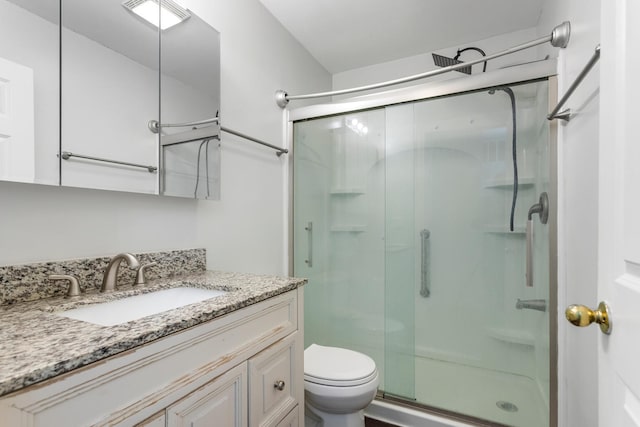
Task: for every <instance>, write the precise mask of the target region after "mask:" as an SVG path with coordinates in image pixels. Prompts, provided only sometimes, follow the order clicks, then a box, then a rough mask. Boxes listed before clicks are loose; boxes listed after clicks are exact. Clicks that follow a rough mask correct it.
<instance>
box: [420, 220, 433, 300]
mask: <svg viewBox="0 0 640 427" xmlns="http://www.w3.org/2000/svg"><path fill="white" fill-rule="evenodd" d="M430 236H431V232H430V231H429V230H427V229H426V228H425V229H424V230H422V231H420V249H421V261H420V296H422V297H424V298H428V297H429V295H430V294H431V289H430V288H431V284H430V283H429V270H430V269H429V261H430V259H429V258H430V257H429V252H430V251H429V237H430Z"/></svg>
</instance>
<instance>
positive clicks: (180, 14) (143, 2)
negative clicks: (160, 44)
mask: <svg viewBox="0 0 640 427" xmlns="http://www.w3.org/2000/svg"><path fill="white" fill-rule="evenodd" d="M122 6H124V8H125V9H127V10H129V11H130V12H132V13H134V14H136V15H138V16H139V17H141V18H142V19H144V20H145V21H147V22H149V23H151V24H152V25H154V26H155V27H160V29H161V30H166V29H167V28H171V27H173V26H174V25H177V24H179V23H181V22H182V21H184V20H186V19H188V18H189V17H190V16H191V14H190V13H189V11H188V10H187V9H185V8H183V7H182V6H180V5H179V4H178V3H176V2H175V1H173V0H127V1H125V2H124V3H122ZM158 6H159V7H160V11H158Z"/></svg>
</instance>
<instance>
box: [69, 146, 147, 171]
mask: <svg viewBox="0 0 640 427" xmlns="http://www.w3.org/2000/svg"><path fill="white" fill-rule="evenodd" d="M61 157H62V158H63V159H64V160H69V159H70V158H71V157H77V158H79V159H87V160H94V161H96V162H104V163H114V164H116V165H125V166H131V167H134V168H142V169H146V170H147V171H148V172H149V173H154V172H155V171H157V170H158V168H157V167H156V166H150V165H141V164H139V163H129V162H121V161H120V160H111V159H103V158H101V157H93V156H85V155H84V154H76V153H71V152H69V151H63V152H62V155H61Z"/></svg>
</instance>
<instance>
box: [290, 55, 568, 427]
mask: <svg viewBox="0 0 640 427" xmlns="http://www.w3.org/2000/svg"><path fill="white" fill-rule="evenodd" d="M554 65H555V64H554V63H553V61H544V62H541V63H538V64H530V65H523V66H518V67H513V68H509V69H504V70H498V71H494V72H489V73H484V74H479V75H473V76H469V77H462V78H457V79H454V80H447V81H442V82H436V83H431V84H426V85H420V86H415V87H412V88H403V89H398V90H395V91H390V92H386V93H384V94H381V95H373V96H365V97H361V98H355V99H353V100H351V101H348V102H339V103H334V104H326V105H317V106H311V107H303V108H299V109H295V110H292V111H290V112H289V134H290V138H292V143H291V144H290V146H291V147H292V151H293V156H292V160H291V162H292V164H291V185H292V192H291V194H292V199H291V215H292V218H293V220H292V221H291V230H290V237H291V238H290V241H291V249H292V250H291V264H290V265H291V273H292V274H294V275H296V276H300V277H307V278H308V279H309V284H308V285H307V286H306V287H305V347H307V346H308V345H310V344H311V343H318V344H322V345H329V346H337V347H344V348H350V349H353V350H356V351H360V352H362V353H365V354H367V355H369V356H371V357H372V358H373V359H374V360H375V362H376V364H377V367H378V369H379V371H380V374H381V384H380V387H379V394H378V398H377V400H376V402H374V404H373V405H374V406H375V405H376V404H378V403H380V402H385V404H386V403H389V402H390V403H391V404H392V405H394V407H397V408H398V410H399V411H401V410H402V408H405V407H411V408H417V409H418V410H419V411H424V412H429V413H435V414H438V415H439V416H441V417H443V419H446V418H453V419H462V420H468V421H470V422H473V423H476V424H480V425H482V423H484V424H486V425H510V426H522V427H540V426H554V425H556V412H557V409H556V400H557V399H556V389H557V386H556V373H555V365H556V353H557V351H556V336H555V332H554V331H555V329H556V328H555V322H556V309H555V307H556V302H555V301H556V266H555V254H556V250H555V247H556V239H555V234H556V232H555V227H556V225H555V217H556V214H555V206H556V203H555V199H556V183H555V181H556V176H555V168H556V166H555V164H556V163H555V162H556V160H555V158H556V148H555V129H554V127H553V126H554V125H553V124H552V122H549V121H548V120H547V119H546V115H547V112H548V110H549V104H550V101H551V102H553V101H555V98H554V99H550V97H551V98H553V97H554V96H555V95H550V94H551V93H555V79H554V78H553V77H549V76H551V75H552V74H553V70H555V66H554ZM545 195H546V196H547V200H548V203H547V202H544V203H543V198H544V197H545ZM544 216H547V217H548V221H542V219H543V217H544ZM512 218H513V221H512ZM529 219H531V221H529V224H527V223H528V220H529ZM543 222H546V223H543ZM442 425H446V424H442Z"/></svg>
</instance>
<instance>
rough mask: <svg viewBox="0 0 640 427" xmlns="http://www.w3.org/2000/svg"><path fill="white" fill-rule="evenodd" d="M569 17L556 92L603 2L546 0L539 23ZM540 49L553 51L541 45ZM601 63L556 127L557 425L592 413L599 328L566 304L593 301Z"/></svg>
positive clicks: (592, 31) (593, 35) (590, 43)
mask: <svg viewBox="0 0 640 427" xmlns="http://www.w3.org/2000/svg"><path fill="white" fill-rule="evenodd" d="M565 20H568V21H571V40H570V42H569V46H568V47H567V48H566V49H563V50H561V51H556V53H555V55H558V86H559V87H558V92H559V95H560V96H561V95H562V94H564V93H565V91H566V89H567V88H568V86H569V85H570V84H571V83H572V82H573V81H574V80H575V78H576V76H577V75H578V73H579V72H580V71H581V70H582V68H583V67H584V65H585V64H586V63H587V61H588V60H589V58H591V55H592V54H593V51H594V48H595V46H596V45H597V44H598V43H599V40H600V1H599V0H587V1H585V0H569V1H565V2H557V1H554V0H547V1H546V3H545V5H544V8H543V14H542V16H541V18H540V23H539V26H538V28H539V29H540V32H541V35H542V34H543V33H545V31H546V30H547V29H548V28H549V27H553V26H554V25H557V24H559V23H560V22H562V21H565ZM544 49H545V50H550V49H549V48H547V47H545V48H544ZM598 70H599V68H598V66H596V67H595V68H594V69H593V70H592V71H591V74H590V75H589V76H588V77H587V78H586V79H585V80H584V81H583V82H582V84H581V85H580V86H579V87H578V89H577V90H576V92H574V94H573V96H572V97H571V98H570V100H569V101H568V102H567V105H566V106H567V107H570V108H571V109H572V110H573V111H575V112H576V115H575V117H574V118H573V119H572V120H571V121H570V122H569V123H566V124H560V125H559V126H558V127H559V132H558V147H559V150H558V151H559V158H558V162H559V167H558V169H559V176H558V200H559V206H558V266H559V271H558V282H559V283H558V346H559V350H558V351H559V357H558V359H559V369H560V373H559V387H558V388H559V390H558V391H559V395H560V398H559V408H558V410H559V425H560V426H578V425H585V426H587V425H594V423H595V422H596V420H597V419H598V417H597V407H598V404H597V393H595V392H594V384H595V380H596V372H597V364H596V353H597V352H596V348H597V335H598V334H599V330H598V328H584V329H576V328H575V327H573V326H570V325H569V323H568V322H567V321H566V320H565V319H564V309H565V307H566V306H567V305H568V304H586V305H594V306H595V305H597V299H596V298H597V295H596V278H597V270H596V265H597V251H596V249H597V235H598V232H597V220H598V218H597V210H598V194H597V188H598V173H597V171H598V132H599V110H598V109H599V71H598Z"/></svg>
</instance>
